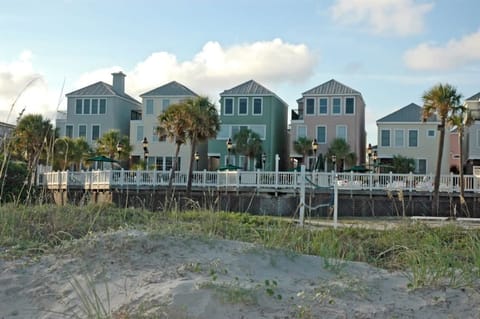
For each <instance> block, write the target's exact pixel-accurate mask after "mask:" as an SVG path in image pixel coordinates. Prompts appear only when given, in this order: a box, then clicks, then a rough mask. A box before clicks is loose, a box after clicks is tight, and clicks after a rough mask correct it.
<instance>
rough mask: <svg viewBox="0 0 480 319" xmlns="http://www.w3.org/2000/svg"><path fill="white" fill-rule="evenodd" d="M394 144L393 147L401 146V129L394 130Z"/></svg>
mask: <svg viewBox="0 0 480 319" xmlns="http://www.w3.org/2000/svg"><path fill="white" fill-rule="evenodd" d="M394 136H395V137H394V140H395V142H394V146H395V147H403V146H404V144H403V130H395V131H394Z"/></svg>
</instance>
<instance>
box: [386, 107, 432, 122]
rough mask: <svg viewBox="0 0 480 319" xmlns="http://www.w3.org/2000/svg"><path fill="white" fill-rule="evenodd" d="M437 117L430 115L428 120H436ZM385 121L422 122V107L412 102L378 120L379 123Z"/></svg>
mask: <svg viewBox="0 0 480 319" xmlns="http://www.w3.org/2000/svg"><path fill="white" fill-rule="evenodd" d="M435 121H436V117H435V116H434V115H433V116H430V117H429V118H428V119H427V122H435ZM379 122H381V123H384V122H390V123H399V122H401V123H408V122H411V123H422V107H421V106H419V105H417V104H415V103H410V104H408V105H407V106H404V107H402V108H401V109H399V110H397V111H395V112H393V113H390V114H389V115H387V116H384V117H382V118H381V119H379V120H377V123H379Z"/></svg>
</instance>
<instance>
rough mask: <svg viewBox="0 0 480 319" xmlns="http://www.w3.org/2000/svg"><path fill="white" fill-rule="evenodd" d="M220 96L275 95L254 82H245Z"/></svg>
mask: <svg viewBox="0 0 480 319" xmlns="http://www.w3.org/2000/svg"><path fill="white" fill-rule="evenodd" d="M222 95H275V93H273V92H272V91H270V90H269V89H267V88H266V87H264V86H263V85H261V84H258V83H257V82H255V81H254V80H250V81H247V82H245V83H242V84H240V85H237V86H236V87H234V88H231V89H229V90H225V91H223V92H222V93H221V94H220V96H222Z"/></svg>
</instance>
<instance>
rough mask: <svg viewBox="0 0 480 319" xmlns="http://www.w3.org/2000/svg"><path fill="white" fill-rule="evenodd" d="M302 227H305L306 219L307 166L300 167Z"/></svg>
mask: <svg viewBox="0 0 480 319" xmlns="http://www.w3.org/2000/svg"><path fill="white" fill-rule="evenodd" d="M299 217H300V220H299V222H300V226H303V220H304V218H305V165H304V164H302V166H300V212H299Z"/></svg>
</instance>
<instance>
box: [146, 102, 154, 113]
mask: <svg viewBox="0 0 480 319" xmlns="http://www.w3.org/2000/svg"><path fill="white" fill-rule="evenodd" d="M145 114H150V115H152V114H153V100H152V99H148V100H147V105H146V107H145Z"/></svg>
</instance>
